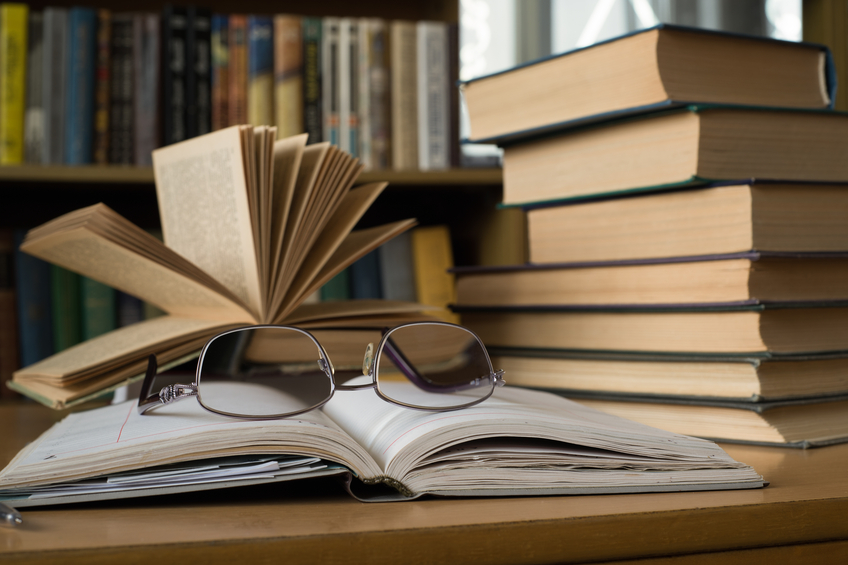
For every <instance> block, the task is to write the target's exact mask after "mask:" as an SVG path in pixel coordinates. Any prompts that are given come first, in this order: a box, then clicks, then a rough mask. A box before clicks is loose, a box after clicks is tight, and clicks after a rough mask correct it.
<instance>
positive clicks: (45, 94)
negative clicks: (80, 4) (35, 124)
mask: <svg viewBox="0 0 848 565" xmlns="http://www.w3.org/2000/svg"><path fill="white" fill-rule="evenodd" d="M67 36H68V11H67V10H66V9H64V8H45V10H44V48H43V49H44V51H43V53H44V54H43V57H44V58H43V62H42V68H41V70H42V75H41V88H42V91H41V92H42V104H43V105H44V145H43V147H42V153H41V162H42V163H43V164H45V165H60V164H63V163H64V162H65V82H66V77H67V73H68V67H67V65H68V61H67V59H66V57H65V50H66V48H67V46H66V44H67V41H68V40H67Z"/></svg>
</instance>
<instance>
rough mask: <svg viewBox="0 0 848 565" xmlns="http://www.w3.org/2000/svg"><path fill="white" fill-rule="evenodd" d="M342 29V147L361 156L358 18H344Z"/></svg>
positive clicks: (356, 155)
mask: <svg viewBox="0 0 848 565" xmlns="http://www.w3.org/2000/svg"><path fill="white" fill-rule="evenodd" d="M340 30H341V31H342V32H343V33H344V35H345V37H343V38H342V37H340V38H339V45H340V49H341V55H342V57H341V65H339V66H340V72H341V79H340V81H339V93H340V95H341V104H340V111H339V128H340V130H341V131H340V133H339V137H340V138H341V142H342V149H344V150H345V151H347V152H348V153H350V154H351V155H353V156H354V157H359V154H360V152H359V112H358V106H359V70H358V64H359V23H358V22H357V21H356V20H351V19H344V20H342V23H341V28H340Z"/></svg>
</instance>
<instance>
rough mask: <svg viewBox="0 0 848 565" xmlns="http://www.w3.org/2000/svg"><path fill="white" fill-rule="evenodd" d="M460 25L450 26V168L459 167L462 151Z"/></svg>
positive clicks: (452, 24) (453, 24)
mask: <svg viewBox="0 0 848 565" xmlns="http://www.w3.org/2000/svg"><path fill="white" fill-rule="evenodd" d="M458 82H459V24H457V23H451V24H448V87H449V96H448V114H449V120H450V122H449V123H450V127H449V129H448V140H449V142H450V166H451V167H454V168H456V167H459V166H460V164H461V159H462V150H461V147H460V142H459V136H460V133H459V115H460V111H459V87H458V86H457V83H458Z"/></svg>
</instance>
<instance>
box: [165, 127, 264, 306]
mask: <svg viewBox="0 0 848 565" xmlns="http://www.w3.org/2000/svg"><path fill="white" fill-rule="evenodd" d="M153 171H154V175H155V179H156V194H157V197H158V199H159V214H160V219H161V222H162V232H163V234H164V237H165V243H166V244H167V245H168V247H170V248H171V249H173V250H175V251H176V252H177V253H179V254H181V255H183V256H184V257H186V258H187V259H189V260H190V261H192V262H193V263H194V264H195V265H197V266H198V267H200V268H201V269H203V270H204V271H206V272H207V273H209V274H210V275H212V276H213V277H215V279H217V280H218V281H219V282H221V284H223V285H224V286H226V287H227V288H228V289H230V290H231V291H232V292H233V293H234V294H235V295H236V296H238V297H239V298H240V299H241V300H242V301H243V302H244V303H245V304H247V305H248V307H249V309H250V311H251V314H252V315H253V317H254V318H255V319H257V320H258V319H261V314H260V310H261V295H260V284H259V269H258V264H257V256H256V248H255V246H254V235H253V226H252V221H251V214H250V207H249V204H248V196H247V184H246V174H247V171H246V170H245V164H244V161H243V156H242V136H241V127H240V126H234V127H230V128H227V129H223V130H220V131H217V132H214V133H211V134H208V135H204V136H201V137H197V138H194V139H190V140H188V141H183V142H180V143H176V144H174V145H170V146H168V147H163V148H161V149H157V150H156V151H154V152H153Z"/></svg>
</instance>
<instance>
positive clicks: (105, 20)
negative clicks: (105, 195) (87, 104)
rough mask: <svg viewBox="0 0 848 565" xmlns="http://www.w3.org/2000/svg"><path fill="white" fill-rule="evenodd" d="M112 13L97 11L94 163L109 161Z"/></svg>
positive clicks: (100, 163) (102, 163)
mask: <svg viewBox="0 0 848 565" xmlns="http://www.w3.org/2000/svg"><path fill="white" fill-rule="evenodd" d="M111 44H112V13H111V12H110V11H109V10H98V11H97V64H96V68H95V71H94V97H95V99H94V163H95V164H97V165H105V164H107V163H108V162H109V114H110V106H111V97H110V94H109V90H110V86H111V84H110V82H111V77H110V75H111V71H112V68H111V66H112V65H111V53H110V50H111Z"/></svg>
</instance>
